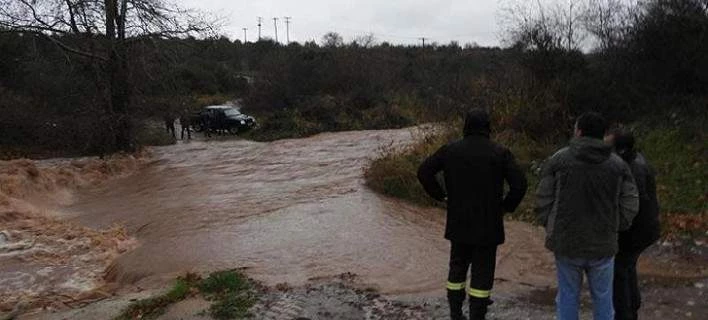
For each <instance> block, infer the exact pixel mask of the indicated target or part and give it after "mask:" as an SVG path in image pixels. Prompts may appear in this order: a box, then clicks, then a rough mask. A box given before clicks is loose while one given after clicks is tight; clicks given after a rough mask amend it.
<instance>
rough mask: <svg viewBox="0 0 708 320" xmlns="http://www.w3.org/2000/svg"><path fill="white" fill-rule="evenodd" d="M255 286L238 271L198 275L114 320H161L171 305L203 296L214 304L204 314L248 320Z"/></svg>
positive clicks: (138, 304)
mask: <svg viewBox="0 0 708 320" xmlns="http://www.w3.org/2000/svg"><path fill="white" fill-rule="evenodd" d="M253 288H254V286H253V283H251V281H250V280H248V279H247V278H246V277H245V276H244V275H243V274H241V273H239V272H237V271H232V270H229V271H219V272H214V273H212V274H210V275H209V276H208V277H207V278H205V279H201V278H200V277H199V276H197V275H194V274H187V275H186V276H184V277H180V278H178V279H177V280H176V281H175V283H174V284H173V285H172V287H171V289H170V290H168V291H167V292H166V293H164V294H162V295H159V296H156V297H152V298H148V299H143V300H139V301H136V302H134V303H133V304H131V305H129V306H128V307H127V308H126V309H125V310H123V312H122V313H121V314H120V315H119V316H117V317H115V318H114V320H133V319H157V318H158V317H159V316H161V315H162V314H164V313H165V311H167V308H168V307H169V306H170V305H173V304H175V303H177V302H180V301H182V300H184V299H186V298H189V297H194V296H201V297H203V298H204V299H206V300H208V301H211V302H212V305H211V307H209V309H208V310H204V313H206V314H209V315H210V316H211V317H212V318H214V319H244V318H247V317H249V316H250V314H249V312H248V310H249V309H250V308H251V307H252V306H253V304H254V303H255V302H256V298H255V297H256V295H255V290H254V289H253Z"/></svg>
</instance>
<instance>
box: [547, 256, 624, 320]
mask: <svg viewBox="0 0 708 320" xmlns="http://www.w3.org/2000/svg"><path fill="white" fill-rule="evenodd" d="M614 260H615V259H614V257H608V258H602V259H575V258H568V257H563V256H558V255H556V272H557V274H558V295H557V296H556V313H557V315H558V317H557V318H558V320H578V313H579V311H580V289H581V288H582V286H583V274H585V275H586V276H587V278H588V284H589V286H590V295H591V296H592V309H593V318H594V319H595V320H613V319H614V313H615V312H614V308H613V306H612V279H613V276H614Z"/></svg>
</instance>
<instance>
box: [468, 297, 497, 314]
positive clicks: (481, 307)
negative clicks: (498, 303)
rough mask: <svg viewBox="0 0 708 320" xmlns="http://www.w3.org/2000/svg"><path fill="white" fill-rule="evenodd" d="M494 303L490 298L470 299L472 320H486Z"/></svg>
mask: <svg viewBox="0 0 708 320" xmlns="http://www.w3.org/2000/svg"><path fill="white" fill-rule="evenodd" d="M492 303H494V302H493V301H492V300H491V299H489V298H475V297H470V320H485V319H486V316H487V309H488V307H489V305H491V304H492Z"/></svg>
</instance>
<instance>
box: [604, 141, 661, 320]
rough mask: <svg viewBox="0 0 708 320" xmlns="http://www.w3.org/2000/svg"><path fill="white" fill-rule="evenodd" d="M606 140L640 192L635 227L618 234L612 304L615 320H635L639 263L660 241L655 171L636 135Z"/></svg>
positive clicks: (639, 297)
mask: <svg viewBox="0 0 708 320" xmlns="http://www.w3.org/2000/svg"><path fill="white" fill-rule="evenodd" d="M606 140H607V141H608V142H610V143H612V144H613V145H614V148H615V152H616V153H617V154H618V155H619V156H620V157H621V158H622V159H623V160H624V161H625V162H626V163H627V164H628V165H629V167H630V169H631V170H632V175H633V176H634V180H635V182H636V184H637V189H638V191H639V213H638V214H637V216H636V217H635V218H634V220H633V221H632V226H631V227H630V228H629V229H628V230H626V231H621V232H620V233H619V252H618V253H617V256H615V275H614V283H613V287H614V288H613V291H614V292H613V300H614V306H615V320H636V319H637V318H638V316H637V312H638V311H639V307H640V306H641V295H640V292H639V284H638V282H637V260H638V259H639V255H641V253H642V251H644V250H645V249H646V248H647V247H649V246H650V245H652V244H653V243H654V242H656V240H658V239H659V237H660V232H661V230H660V229H661V228H660V225H659V202H658V201H657V198H656V181H655V178H654V171H653V169H652V168H651V166H650V165H649V163H647V161H646V159H645V158H644V156H643V155H642V154H641V153H639V152H637V151H636V150H635V148H634V141H635V139H634V135H633V134H632V132H631V131H629V130H627V129H622V128H620V129H615V130H613V131H612V132H611V133H610V134H609V135H608V136H607V137H606Z"/></svg>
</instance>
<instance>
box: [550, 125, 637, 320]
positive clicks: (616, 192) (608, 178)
mask: <svg viewBox="0 0 708 320" xmlns="http://www.w3.org/2000/svg"><path fill="white" fill-rule="evenodd" d="M605 131H607V121H606V120H605V119H604V118H603V117H602V116H601V115H600V114H598V113H594V112H588V113H584V114H583V115H581V116H580V117H578V120H577V122H576V123H575V138H573V139H572V140H571V141H570V145H569V146H568V147H566V148H563V149H561V150H560V151H558V152H556V153H555V154H554V155H553V156H551V157H550V158H549V159H548V160H547V161H546V163H545V164H544V166H543V169H542V172H541V181H540V183H539V185H538V191H537V194H536V196H537V207H536V212H537V214H538V217H539V220H540V222H541V223H542V224H543V225H544V226H545V227H546V248H548V249H549V250H551V251H553V253H554V254H555V257H556V269H557V270H556V271H557V274H558V295H557V297H556V311H557V318H558V320H577V319H578V313H579V306H580V289H581V287H582V283H583V275H586V276H587V279H588V283H589V285H590V293H591V296H592V301H593V316H594V319H595V320H613V319H614V309H613V305H612V279H613V272H614V256H615V254H617V251H618V245H617V235H618V232H619V231H620V230H626V229H627V228H629V226H630V225H631V223H632V219H633V218H634V216H635V215H636V214H637V211H638V209H639V196H638V192H637V186H636V185H635V182H634V178H633V177H632V173H631V170H630V168H629V166H627V164H626V163H625V162H624V161H623V160H622V159H621V158H620V157H619V156H617V155H616V154H614V153H613V152H612V147H611V146H610V145H608V144H606V143H605V142H604V141H603V138H604V135H605Z"/></svg>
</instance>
